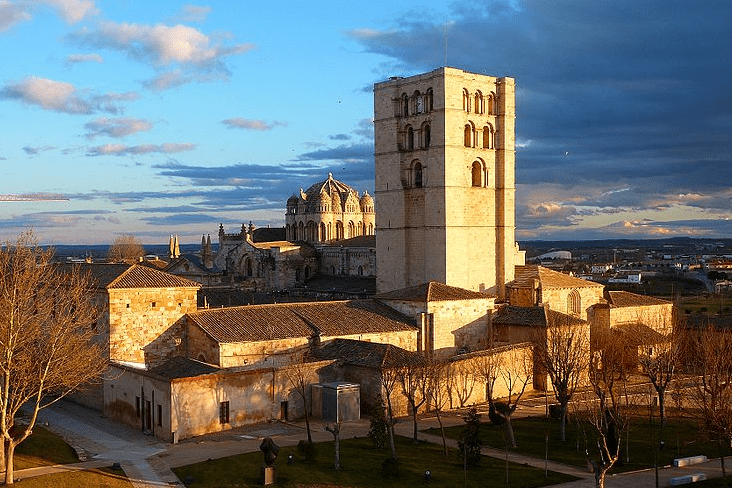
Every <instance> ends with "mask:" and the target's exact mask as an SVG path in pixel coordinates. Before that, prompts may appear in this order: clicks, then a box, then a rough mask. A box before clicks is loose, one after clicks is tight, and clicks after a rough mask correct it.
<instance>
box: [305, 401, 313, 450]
mask: <svg viewBox="0 0 732 488" xmlns="http://www.w3.org/2000/svg"><path fill="white" fill-rule="evenodd" d="M305 428H306V429H307V431H308V444H312V443H313V436H312V434H310V416H309V415H308V404H307V403H306V404H305Z"/></svg>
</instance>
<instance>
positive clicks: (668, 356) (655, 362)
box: [638, 333, 678, 428]
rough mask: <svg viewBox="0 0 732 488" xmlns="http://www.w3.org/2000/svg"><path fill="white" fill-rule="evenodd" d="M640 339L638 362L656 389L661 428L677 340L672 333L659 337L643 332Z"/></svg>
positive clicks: (672, 377) (672, 373) (673, 371)
mask: <svg viewBox="0 0 732 488" xmlns="http://www.w3.org/2000/svg"><path fill="white" fill-rule="evenodd" d="M644 339H645V340H644ZM641 341H642V342H641V346H640V351H639V353H638V362H639V363H640V366H641V370H642V371H643V374H644V375H645V376H646V377H648V379H649V380H650V382H651V384H652V385H653V388H654V389H655V390H656V395H657V396H658V413H659V418H660V421H661V427H662V428H663V426H665V425H666V391H667V390H668V387H669V385H671V381H672V380H673V379H674V375H675V373H676V368H677V366H678V354H677V351H678V348H677V341H676V339H675V338H674V334H673V333H667V334H662V335H661V336H660V338H649V337H648V334H644V335H643V336H642V337H641Z"/></svg>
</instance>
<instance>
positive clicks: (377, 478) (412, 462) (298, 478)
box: [173, 438, 575, 488]
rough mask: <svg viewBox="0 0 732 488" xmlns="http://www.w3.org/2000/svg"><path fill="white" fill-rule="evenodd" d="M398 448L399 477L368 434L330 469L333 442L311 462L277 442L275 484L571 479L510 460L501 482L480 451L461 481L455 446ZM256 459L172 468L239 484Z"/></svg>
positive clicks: (214, 482)
mask: <svg viewBox="0 0 732 488" xmlns="http://www.w3.org/2000/svg"><path fill="white" fill-rule="evenodd" d="M397 453H398V454H399V459H400V461H401V474H400V476H399V477H398V478H387V477H386V476H385V475H384V474H383V473H382V470H381V466H382V462H383V461H384V460H385V459H387V458H388V457H389V451H388V448H387V449H385V450H378V449H376V448H374V446H373V443H372V442H371V440H370V439H368V438H357V439H348V440H344V441H341V465H342V469H341V470H340V471H335V469H334V467H333V462H334V456H333V442H327V443H321V444H318V445H317V456H316V459H315V460H313V461H311V462H306V461H305V460H303V459H301V458H300V456H299V454H298V452H297V448H295V447H286V448H282V449H280V452H279V456H278V457H277V461H276V462H275V467H276V469H277V476H278V483H277V486H297V487H310V486H319V487H320V486H343V487H346V486H347V487H360V488H372V487H373V488H380V487H402V486H423V485H425V481H424V472H425V470H430V471H431V473H432V478H431V480H430V482H429V486H433V487H440V488H450V487H455V488H458V487H465V486H467V487H478V486H480V487H483V486H486V480H495V481H496V484H498V483H500V484H501V485H503V486H509V487H511V486H515V487H538V486H545V485H551V484H556V483H562V482H565V481H571V480H573V479H575V478H573V477H572V476H568V475H563V474H559V473H552V472H550V473H549V476H548V477H546V478H545V477H544V471H543V470H541V469H535V468H531V467H528V466H523V465H517V464H510V465H509V471H508V475H509V484H506V483H505V480H506V463H505V461H501V460H497V459H492V458H488V457H483V459H482V460H481V463H480V465H479V466H477V467H470V468H468V470H467V484H466V483H465V474H464V471H463V466H462V464H461V463H460V461H459V460H458V457H457V453H456V451H454V450H451V451H450V454H449V455H448V456H444V455H443V454H442V448H441V446H439V445H436V444H430V443H426V442H420V443H419V444H414V443H413V441H412V440H411V439H407V438H398V439H397ZM289 454H292V455H293V456H294V457H295V462H293V463H292V464H287V457H288V455H289ZM261 465H262V454H261V453H259V452H257V453H247V454H240V455H237V456H231V457H228V458H223V459H216V460H209V461H204V462H202V463H197V464H193V465H190V466H184V467H181V468H176V469H174V470H173V471H174V472H175V474H176V475H177V476H178V478H179V479H181V480H185V479H186V477H188V476H190V477H192V479H193V482H192V483H191V484H190V485H189V486H191V487H192V488H199V487H202V488H203V487H218V488H224V487H244V486H258V485H261V483H260V479H259V477H260V469H261Z"/></svg>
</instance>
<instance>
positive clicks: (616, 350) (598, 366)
mask: <svg viewBox="0 0 732 488" xmlns="http://www.w3.org/2000/svg"><path fill="white" fill-rule="evenodd" d="M592 347H593V351H592V357H591V359H590V368H589V382H590V385H591V387H592V392H593V393H594V401H592V399H591V398H589V397H586V398H584V403H585V407H586V411H587V413H588V417H589V421H590V423H591V424H592V426H593V427H594V428H595V430H596V432H597V436H598V438H597V447H598V450H599V454H600V460H599V461H598V462H593V467H594V470H595V478H596V480H597V484H598V486H599V487H601V488H603V487H604V486H605V476H606V475H607V472H608V471H609V470H610V468H612V467H613V465H615V463H616V462H617V461H618V459H620V444H621V436H622V433H623V430H624V429H626V428H627V422H628V418H627V416H628V403H627V401H624V399H623V395H624V392H625V388H624V387H625V377H626V367H627V365H628V364H629V362H628V358H627V355H626V351H625V345H624V344H623V342H622V339H621V336H620V334H617V333H615V332H611V331H609V330H607V331H602V332H598V333H597V335H596V337H594V338H593V340H592Z"/></svg>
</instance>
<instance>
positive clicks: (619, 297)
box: [605, 291, 671, 308]
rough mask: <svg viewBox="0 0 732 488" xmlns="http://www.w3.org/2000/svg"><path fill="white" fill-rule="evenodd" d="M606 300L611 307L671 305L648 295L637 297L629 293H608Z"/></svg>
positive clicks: (666, 301)
mask: <svg viewBox="0 0 732 488" xmlns="http://www.w3.org/2000/svg"><path fill="white" fill-rule="evenodd" d="M605 293H606V298H607V301H608V303H609V304H610V306H611V307H615V308H621V307H641V306H648V305H670V304H671V302H669V301H668V300H662V299H660V298H656V297H649V296H647V295H637V294H635V293H630V292H628V291H606V292H605Z"/></svg>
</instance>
